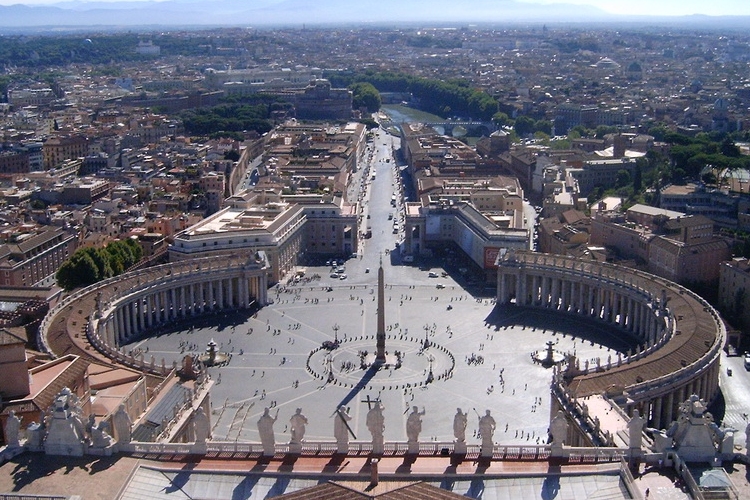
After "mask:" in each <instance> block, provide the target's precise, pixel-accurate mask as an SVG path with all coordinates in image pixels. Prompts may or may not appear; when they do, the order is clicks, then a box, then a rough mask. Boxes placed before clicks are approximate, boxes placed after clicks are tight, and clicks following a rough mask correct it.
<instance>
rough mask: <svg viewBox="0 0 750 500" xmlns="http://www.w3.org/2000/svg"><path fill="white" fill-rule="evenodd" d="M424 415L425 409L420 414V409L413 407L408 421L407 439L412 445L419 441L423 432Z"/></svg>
mask: <svg viewBox="0 0 750 500" xmlns="http://www.w3.org/2000/svg"><path fill="white" fill-rule="evenodd" d="M424 414H425V410H424V408H423V409H422V411H421V412H420V411H419V408H418V407H416V406H412V408H411V413H410V414H409V417H408V418H407V419H406V438H407V440H408V441H409V442H410V443H416V442H417V441H419V433H420V432H422V415H424Z"/></svg>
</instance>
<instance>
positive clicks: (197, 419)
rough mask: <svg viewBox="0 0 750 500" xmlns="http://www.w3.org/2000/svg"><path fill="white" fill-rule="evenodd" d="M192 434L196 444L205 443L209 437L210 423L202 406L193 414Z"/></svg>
mask: <svg viewBox="0 0 750 500" xmlns="http://www.w3.org/2000/svg"><path fill="white" fill-rule="evenodd" d="M193 433H194V434H195V442H196V443H205V442H206V441H207V440H208V439H209V438H210V437H211V423H210V422H209V420H208V415H206V412H205V411H204V410H203V407H202V406H199V407H198V409H197V410H195V413H194V414H193Z"/></svg>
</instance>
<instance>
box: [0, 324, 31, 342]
mask: <svg viewBox="0 0 750 500" xmlns="http://www.w3.org/2000/svg"><path fill="white" fill-rule="evenodd" d="M25 343H26V339H23V338H21V337H19V336H18V335H14V334H12V333H11V332H9V331H8V330H6V329H5V328H0V345H14V344H25Z"/></svg>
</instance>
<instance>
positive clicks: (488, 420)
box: [479, 410, 497, 445]
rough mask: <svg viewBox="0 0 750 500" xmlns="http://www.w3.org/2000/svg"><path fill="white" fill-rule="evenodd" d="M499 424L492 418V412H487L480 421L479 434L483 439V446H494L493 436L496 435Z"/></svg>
mask: <svg viewBox="0 0 750 500" xmlns="http://www.w3.org/2000/svg"><path fill="white" fill-rule="evenodd" d="M496 427H497V424H496V423H495V419H494V418H492V415H491V414H490V410H487V411H486V412H485V414H484V416H483V417H482V418H480V419H479V434H480V436H481V438H482V444H483V445H484V443H489V444H490V445H491V444H492V436H494V434H495V428H496Z"/></svg>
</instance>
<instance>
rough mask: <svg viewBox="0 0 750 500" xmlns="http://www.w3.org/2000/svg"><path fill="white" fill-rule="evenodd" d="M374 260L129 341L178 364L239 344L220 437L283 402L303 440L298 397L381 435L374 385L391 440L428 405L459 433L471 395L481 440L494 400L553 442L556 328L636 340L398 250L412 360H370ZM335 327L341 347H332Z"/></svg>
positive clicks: (394, 272)
mask: <svg viewBox="0 0 750 500" xmlns="http://www.w3.org/2000/svg"><path fill="white" fill-rule="evenodd" d="M363 265H364V264H363V263H362V261H360V260H357V259H352V260H350V261H348V263H347V272H348V273H350V274H351V277H350V278H348V279H347V280H339V279H334V278H331V277H329V269H328V268H308V269H307V279H306V280H303V281H302V282H300V283H299V284H296V285H286V286H285V285H277V286H276V287H274V288H273V289H271V290H269V297H270V298H271V299H272V300H273V303H272V304H271V305H269V306H267V307H264V308H262V309H261V310H259V311H258V312H257V313H256V314H255V315H253V316H252V317H248V316H247V315H244V316H242V315H241V314H240V313H237V314H234V315H232V314H227V315H223V314H222V315H221V316H212V317H207V318H200V319H198V320H197V321H196V322H195V323H184V324H180V325H176V327H175V328H174V329H173V330H172V331H167V332H162V333H161V334H160V335H158V336H155V337H152V338H148V339H145V340H142V341H139V342H136V343H134V344H131V345H129V346H127V347H126V348H127V349H140V350H144V351H147V353H146V357H147V358H149V357H150V356H154V358H155V359H156V360H157V361H159V360H160V359H161V358H164V359H165V360H166V362H167V363H168V364H169V363H171V362H172V361H173V360H174V361H178V362H179V361H180V360H181V358H182V357H183V356H184V355H186V354H199V353H201V352H203V351H204V350H205V347H206V343H207V342H208V341H209V340H211V339H213V340H214V341H215V342H216V343H217V344H218V349H219V350H220V351H222V352H226V353H229V354H231V360H230V361H229V362H228V364H226V365H225V366H221V367H213V368H210V370H209V372H210V374H211V376H212V377H213V379H214V381H215V386H214V387H213V389H212V392H211V401H212V417H211V418H212V424H213V426H214V427H213V438H214V439H215V440H229V441H234V440H237V441H253V442H258V441H259V436H258V431H257V426H256V423H257V421H258V418H259V417H260V415H261V414H262V413H263V410H264V408H266V407H269V408H271V415H272V416H275V415H276V413H277V412H278V421H277V422H276V424H275V427H274V430H275V433H276V440H277V442H280V443H283V442H288V441H289V438H290V435H289V425H288V424H289V419H290V417H291V416H292V415H293V414H294V413H295V410H296V408H301V409H302V413H303V414H304V415H305V416H306V417H307V418H308V420H309V424H308V426H307V432H306V434H305V439H306V440H309V441H333V425H334V419H333V414H334V411H335V409H336V408H337V407H338V406H339V405H340V404H343V405H345V406H347V407H348V408H349V413H350V415H351V416H352V421H351V422H350V424H351V428H352V431H353V432H354V434H355V435H356V437H357V439H356V440H358V441H370V439H371V436H370V435H369V432H368V431H367V428H366V426H365V417H366V414H367V410H368V406H369V405H370V404H371V403H368V399H369V401H374V400H380V401H382V403H383V406H384V408H385V409H384V414H385V426H386V430H385V439H386V440H387V441H406V418H407V414H408V412H409V411H410V409H411V407H412V406H417V407H418V408H419V410H420V411H422V410H424V411H425V415H424V416H423V428H422V433H421V435H420V440H421V441H440V442H446V441H452V440H453V431H452V422H453V417H454V415H455V413H456V409H457V408H461V409H462V411H464V412H468V413H469V417H470V418H469V427H468V429H467V441H468V442H469V443H477V444H478V443H479V439H478V437H477V435H476V433H475V432H476V428H477V422H478V418H477V417H478V415H484V413H485V410H488V409H489V410H490V411H491V412H492V416H493V417H494V419H495V421H496V422H497V431H496V432H495V436H494V437H495V441H496V442H498V443H501V444H541V443H544V442H546V440H547V427H548V425H549V413H550V410H549V404H550V401H549V384H550V380H551V375H552V370H551V369H546V368H543V367H542V366H540V365H539V364H538V363H535V362H533V360H532V358H531V355H532V353H534V352H537V351H543V350H544V349H545V347H546V344H547V342H549V341H551V342H553V343H554V349H555V352H556V353H559V354H561V353H573V352H575V353H576V355H577V356H578V357H579V358H580V359H581V363H582V364H583V363H585V362H586V360H588V361H589V362H590V363H592V364H595V363H596V362H597V359H599V361H600V362H601V363H602V364H605V363H606V362H607V359H608V358H609V357H611V358H612V359H613V361H614V360H616V356H617V354H616V350H619V351H627V349H628V348H629V347H630V346H631V344H629V343H628V340H627V339H625V340H623V339H622V334H621V333H618V332H616V331H614V330H612V329H607V328H606V327H604V325H598V324H593V323H591V322H585V321H580V322H578V321H576V320H575V318H560V317H556V316H554V315H551V314H546V313H543V312H541V311H535V310H530V309H529V310H524V309H516V308H514V307H496V305H495V303H494V301H493V300H492V299H491V298H486V297H485V298H475V297H473V296H472V295H470V294H469V293H467V292H466V291H464V290H463V289H462V288H461V287H460V286H459V285H458V284H457V283H456V282H455V281H453V280H452V279H451V277H450V276H446V277H440V278H429V277H428V274H427V272H426V271H424V270H420V269H418V268H416V267H407V266H391V265H390V263H385V264H384V266H385V268H386V269H385V281H386V283H387V285H386V290H385V319H386V334H387V340H386V350H387V351H388V352H389V354H393V353H395V352H396V351H399V353H400V354H401V366H400V367H399V368H396V367H395V366H392V365H391V366H389V367H386V368H381V369H380V370H379V371H372V370H367V369H364V368H362V367H361V365H360V359H361V358H362V356H363V355H364V352H365V351H367V352H368V353H373V351H374V350H375V331H376V324H377V323H376V310H377V309H376V306H377V301H376V296H377V278H376V276H377V272H376V270H373V271H372V272H369V273H367V272H363V270H362V269H359V267H361V266H363ZM318 275H320V277H319V278H318V277H317V276H318ZM402 283H420V284H402ZM438 283H440V285H441V286H442V287H444V288H438V286H437V285H438ZM335 339H338V340H339V342H340V344H339V347H338V348H337V349H333V350H332V351H328V350H326V349H323V348H322V346H323V343H324V342H333V341H334V340H335ZM425 341H427V348H425ZM430 371H432V380H431V381H429V382H428V378H429V377H430Z"/></svg>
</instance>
